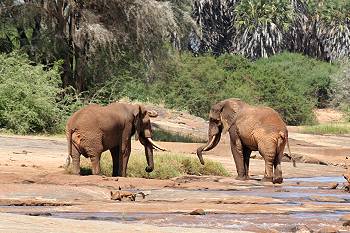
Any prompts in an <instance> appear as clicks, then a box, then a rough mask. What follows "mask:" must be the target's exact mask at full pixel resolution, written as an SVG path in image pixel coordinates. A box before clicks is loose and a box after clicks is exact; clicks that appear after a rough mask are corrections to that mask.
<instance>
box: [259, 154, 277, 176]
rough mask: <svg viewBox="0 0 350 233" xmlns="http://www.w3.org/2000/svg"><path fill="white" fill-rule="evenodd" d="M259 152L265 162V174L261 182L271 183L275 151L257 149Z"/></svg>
mask: <svg viewBox="0 0 350 233" xmlns="http://www.w3.org/2000/svg"><path fill="white" fill-rule="evenodd" d="M259 152H260V154H261V156H262V157H263V158H264V160H265V173H264V178H263V179H262V181H264V182H265V181H266V182H267V181H269V182H272V181H273V162H274V159H275V156H276V150H268V149H265V150H263V149H261V148H259Z"/></svg>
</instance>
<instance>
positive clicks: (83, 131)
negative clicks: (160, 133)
mask: <svg viewBox="0 0 350 233" xmlns="http://www.w3.org/2000/svg"><path fill="white" fill-rule="evenodd" d="M156 116H157V114H156V113H154V112H153V113H152V112H150V111H147V110H146V109H145V107H144V106H143V105H139V104H129V103H118V102H114V103H111V104H109V105H107V106H100V105H98V104H91V105H88V106H86V107H84V108H82V109H80V110H78V111H77V112H75V113H74V114H73V115H72V116H71V117H70V118H69V119H68V121H67V124H66V137H67V142H68V158H67V162H66V166H69V164H70V158H72V163H73V169H72V173H73V174H80V155H83V156H85V157H86V158H90V160H91V164H92V174H93V175H98V174H99V173H100V157H101V154H102V152H104V151H106V150H109V151H110V152H111V155H112V160H113V172H112V175H113V176H124V177H125V176H126V170H127V165H128V161H129V156H130V152H131V137H132V136H133V135H134V134H135V138H136V139H138V140H139V141H140V142H141V144H142V145H143V146H144V148H145V155H146V160H147V167H146V172H152V171H153V169H154V164H153V149H154V148H156V149H159V150H163V151H164V150H165V149H164V148H162V147H161V146H159V145H157V144H156V143H155V142H154V141H153V140H152V128H151V122H150V117H156Z"/></svg>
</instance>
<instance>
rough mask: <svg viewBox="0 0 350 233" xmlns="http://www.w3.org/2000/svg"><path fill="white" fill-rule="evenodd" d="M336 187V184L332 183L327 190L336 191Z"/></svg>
mask: <svg viewBox="0 0 350 233" xmlns="http://www.w3.org/2000/svg"><path fill="white" fill-rule="evenodd" d="M338 186H339V184H338V183H332V184H330V185H328V188H329V189H336V188H337V187H338Z"/></svg>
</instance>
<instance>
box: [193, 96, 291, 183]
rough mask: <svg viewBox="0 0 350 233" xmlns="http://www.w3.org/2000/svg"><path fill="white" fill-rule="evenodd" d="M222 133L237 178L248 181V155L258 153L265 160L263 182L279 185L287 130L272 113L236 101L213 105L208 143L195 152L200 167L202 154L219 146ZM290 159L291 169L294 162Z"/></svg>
mask: <svg viewBox="0 0 350 233" xmlns="http://www.w3.org/2000/svg"><path fill="white" fill-rule="evenodd" d="M226 132H229V134H230V141H231V151H232V155H233V158H234V161H235V163H236V169H237V173H238V176H237V177H236V178H237V179H241V180H244V179H248V178H249V159H250V154H251V152H252V151H259V152H260V154H261V156H262V157H263V158H264V160H265V174H264V178H263V181H272V182H273V183H282V182H283V178H282V169H281V159H282V157H283V152H284V148H285V145H286V144H288V131H287V127H286V124H285V123H284V121H283V120H282V118H281V117H280V115H279V114H278V113H277V112H276V111H275V110H273V109H272V108H269V107H262V106H260V107H255V106H251V105H248V104H246V103H244V102H243V101H241V100H240V99H236V98H232V99H226V100H223V101H221V102H219V103H217V104H215V105H213V106H212V107H211V110H210V113H209V130H208V137H209V139H208V143H207V144H206V145H205V146H202V147H199V148H198V149H197V155H198V158H199V160H200V162H201V163H202V164H204V160H203V157H202V152H203V151H209V150H211V149H213V148H214V147H215V146H216V145H217V144H218V143H219V141H220V138H221V134H224V133H226ZM288 149H289V144H288ZM289 154H290V152H289ZM292 160H293V164H294V166H295V161H294V159H292Z"/></svg>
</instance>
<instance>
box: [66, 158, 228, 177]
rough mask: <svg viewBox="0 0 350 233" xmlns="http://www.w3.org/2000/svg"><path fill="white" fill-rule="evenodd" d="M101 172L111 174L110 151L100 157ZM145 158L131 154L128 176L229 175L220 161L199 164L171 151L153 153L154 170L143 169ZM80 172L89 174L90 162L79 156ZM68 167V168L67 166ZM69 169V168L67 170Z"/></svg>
mask: <svg viewBox="0 0 350 233" xmlns="http://www.w3.org/2000/svg"><path fill="white" fill-rule="evenodd" d="M100 164H101V173H102V174H103V175H106V176H111V175H112V167H113V164H112V158H111V155H110V153H108V152H105V153H103V154H102V157H101V162H100ZM146 164H147V163H146V158H145V155H144V154H142V153H137V154H132V155H131V156H130V160H129V163H128V169H127V174H128V176H129V177H141V178H151V179H170V178H173V177H178V176H183V175H198V176H200V175H214V176H230V173H229V172H228V171H227V170H226V169H225V168H224V167H223V166H222V164H221V163H218V162H214V161H210V160H208V159H207V160H206V163H205V165H204V166H203V165H201V164H200V163H199V161H198V159H197V158H192V157H189V156H186V155H180V154H172V153H162V154H159V153H155V154H154V164H155V166H154V171H153V172H151V173H147V172H146V171H145V167H146ZM80 167H81V173H82V174H85V175H90V174H91V162H90V160H89V159H86V158H83V157H82V158H81V165H80ZM69 169H70V168H69ZM68 171H69V170H68Z"/></svg>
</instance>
